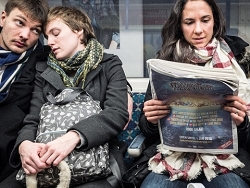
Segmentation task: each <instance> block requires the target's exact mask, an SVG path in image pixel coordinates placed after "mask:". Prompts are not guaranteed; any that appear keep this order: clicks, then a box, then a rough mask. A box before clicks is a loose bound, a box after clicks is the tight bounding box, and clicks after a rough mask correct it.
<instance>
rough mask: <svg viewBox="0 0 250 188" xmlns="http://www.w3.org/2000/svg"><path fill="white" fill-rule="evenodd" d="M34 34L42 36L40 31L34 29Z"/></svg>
mask: <svg viewBox="0 0 250 188" xmlns="http://www.w3.org/2000/svg"><path fill="white" fill-rule="evenodd" d="M33 33H35V34H36V35H40V34H41V30H40V29H33Z"/></svg>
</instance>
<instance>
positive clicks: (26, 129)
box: [10, 62, 46, 168]
mask: <svg viewBox="0 0 250 188" xmlns="http://www.w3.org/2000/svg"><path fill="white" fill-rule="evenodd" d="M41 63H43V64H44V65H45V66H46V62H41ZM40 74H41V72H40V71H36V76H35V86H34V90H33V93H32V100H31V102H30V111H29V114H27V115H26V117H25V119H24V121H23V125H24V126H23V128H22V129H21V130H20V131H19V133H18V137H17V139H16V143H15V146H14V149H13V150H12V153H11V156H10V164H11V166H12V167H14V168H17V167H18V166H19V165H20V164H21V161H20V156H19V152H18V147H19V145H20V144H21V143H22V142H23V141H24V140H29V141H32V142H33V141H34V140H35V138H36V132H37V127H38V123H39V113H40V110H41V107H42V105H43V104H44V103H45V100H44V97H43V82H44V80H43V79H42V77H41V76H40Z"/></svg>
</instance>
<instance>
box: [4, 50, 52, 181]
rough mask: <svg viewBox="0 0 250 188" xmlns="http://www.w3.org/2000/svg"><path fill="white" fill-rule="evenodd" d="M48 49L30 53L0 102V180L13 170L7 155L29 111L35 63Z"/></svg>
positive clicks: (46, 54)
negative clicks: (6, 94) (18, 74)
mask: <svg viewBox="0 0 250 188" xmlns="http://www.w3.org/2000/svg"><path fill="white" fill-rule="evenodd" d="M48 51H49V48H47V47H45V48H44V50H39V51H34V52H33V53H32V54H31V56H30V57H29V60H28V61H27V62H26V64H25V66H24V68H23V69H22V71H21V73H20V76H19V77H18V79H17V80H15V81H14V82H13V83H12V84H11V87H10V90H9V92H8V96H7V97H6V98H5V99H4V100H3V101H2V102H0V128H1V131H0V182H1V181H2V180H3V179H5V178H6V177H7V176H9V175H10V174H11V173H12V172H13V171H14V169H13V168H11V167H10V165H9V157H10V153H11V151H12V149H13V147H14V144H15V141H16V138H17V135H18V131H19V130H20V129H21V128H22V122H23V119H24V117H25V116H26V114H28V112H29V108H30V100H31V93H32V91H33V86H34V77H35V64H36V62H37V61H39V60H44V59H45V60H46V59H47V56H48Z"/></svg>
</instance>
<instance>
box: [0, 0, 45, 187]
mask: <svg viewBox="0 0 250 188" xmlns="http://www.w3.org/2000/svg"><path fill="white" fill-rule="evenodd" d="M48 10H49V5H48V3H47V1H46V0H8V1H7V3H6V5H5V10H4V11H3V12H2V14H1V18H0V27H1V28H0V32H1V33H0V182H2V181H3V180H4V179H5V178H7V177H8V176H10V174H12V173H13V172H14V171H15V169H13V168H11V166H10V165H9V156H10V153H11V151H12V149H13V146H14V144H15V140H16V137H17V134H18V131H19V130H20V129H21V128H22V121H23V119H24V117H25V115H26V114H27V113H28V112H29V106H30V104H29V103H30V99H31V94H32V90H33V85H34V77H35V64H36V62H37V61H39V60H43V59H46V58H47V56H48V52H47V51H49V49H45V48H44V47H43V45H42V44H41V43H40V42H39V37H40V35H41V33H42V29H43V24H44V22H45V21H46V17H47V13H48Z"/></svg>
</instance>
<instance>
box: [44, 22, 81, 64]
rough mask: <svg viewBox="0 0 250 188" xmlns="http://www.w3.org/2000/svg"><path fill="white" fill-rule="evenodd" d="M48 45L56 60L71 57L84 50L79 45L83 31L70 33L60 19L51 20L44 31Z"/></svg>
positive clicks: (68, 28)
mask: <svg viewBox="0 0 250 188" xmlns="http://www.w3.org/2000/svg"><path fill="white" fill-rule="evenodd" d="M45 34H46V38H47V40H48V45H49V46H50V47H51V49H52V51H53V53H54V54H55V57H56V58H57V59H58V60H64V59H67V58H70V57H73V56H74V55H75V54H76V52H78V51H81V50H83V49H84V48H85V46H84V44H82V43H81V38H82V37H83V30H81V31H72V29H71V28H70V27H69V26H68V25H66V24H65V23H64V21H63V20H62V19H60V18H56V19H54V20H51V21H50V22H49V23H48V24H47V26H46V29H45Z"/></svg>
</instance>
